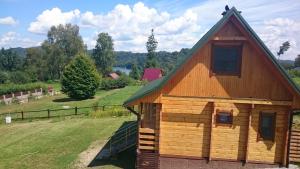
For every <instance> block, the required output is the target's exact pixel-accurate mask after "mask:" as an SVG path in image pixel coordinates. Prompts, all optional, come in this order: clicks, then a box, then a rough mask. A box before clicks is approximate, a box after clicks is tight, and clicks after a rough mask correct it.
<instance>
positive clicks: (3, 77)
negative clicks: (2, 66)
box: [0, 72, 9, 84]
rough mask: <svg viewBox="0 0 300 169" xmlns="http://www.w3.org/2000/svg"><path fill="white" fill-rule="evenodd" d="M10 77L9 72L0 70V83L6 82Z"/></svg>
mask: <svg viewBox="0 0 300 169" xmlns="http://www.w3.org/2000/svg"><path fill="white" fill-rule="evenodd" d="M8 79H9V78H8V74H7V73H6V72H0V84H3V83H6V82H7V81H8Z"/></svg>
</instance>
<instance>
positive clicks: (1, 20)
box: [0, 16, 18, 25]
mask: <svg viewBox="0 0 300 169" xmlns="http://www.w3.org/2000/svg"><path fill="white" fill-rule="evenodd" d="M17 23H18V22H17V21H16V20H15V19H14V18H13V17H11V16H8V17H4V18H0V24H1V25H16V24H17Z"/></svg>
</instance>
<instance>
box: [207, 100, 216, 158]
mask: <svg viewBox="0 0 300 169" xmlns="http://www.w3.org/2000/svg"><path fill="white" fill-rule="evenodd" d="M212 104H213V111H212V112H211V121H210V135H209V154H208V161H211V150H212V141H213V124H214V117H215V113H216V111H217V109H216V105H215V103H214V102H212Z"/></svg>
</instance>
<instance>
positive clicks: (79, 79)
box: [61, 54, 100, 99]
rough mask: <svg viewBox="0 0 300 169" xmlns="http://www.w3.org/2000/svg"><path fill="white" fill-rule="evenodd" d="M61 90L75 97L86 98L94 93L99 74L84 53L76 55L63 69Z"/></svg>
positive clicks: (97, 84)
mask: <svg viewBox="0 0 300 169" xmlns="http://www.w3.org/2000/svg"><path fill="white" fill-rule="evenodd" d="M61 84H62V91H63V92H64V93H66V94H67V95H68V96H69V97H71V98H75V99H87V98H90V97H92V96H94V95H95V93H96V91H97V89H98V87H99V84H100V76H99V74H98V72H97V70H96V68H95V65H94V63H93V62H92V61H91V60H90V59H89V58H88V57H87V56H86V55H84V54H79V55H77V56H76V57H75V58H74V59H73V60H72V61H71V62H70V63H69V64H68V65H67V66H66V67H65V69H64V72H63V76H62V79H61Z"/></svg>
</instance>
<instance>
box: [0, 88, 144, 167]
mask: <svg viewBox="0 0 300 169" xmlns="http://www.w3.org/2000/svg"><path fill="white" fill-rule="evenodd" d="M139 88H140V87H139V86H127V87H125V88H122V89H116V90H110V91H98V92H97V94H96V96H95V98H93V99H88V100H81V101H74V100H70V99H69V98H68V97H67V96H65V95H64V94H60V95H56V96H53V97H50V96H45V97H44V98H42V99H40V100H32V101H30V102H29V103H27V104H22V105H19V104H13V105H9V106H5V105H1V106H0V114H1V113H7V112H15V111H29V110H40V109H55V108H62V106H70V107H75V106H78V107H85V106H94V105H107V104H118V105H119V104H122V103H123V101H124V100H126V99H127V98H128V97H129V96H130V95H131V94H133V93H134V92H135V91H136V90H138V89H139ZM79 111H83V110H79ZM107 111H109V108H108V110H107ZM97 113H98V114H102V113H105V112H103V111H101V110H97V111H96V113H95V114H96V115H95V116H93V115H92V114H93V113H91V115H88V116H67V117H64V116H62V117H56V118H51V119H47V120H42V119H41V120H39V119H38V120H34V121H31V120H24V121H14V120H13V123H12V124H10V125H5V124H1V123H0V152H1V153H0V168H1V169H2V168H10V169H14V168H24V169H25V168H30V169H31V168H51V169H56V168H58V169H61V168H76V167H74V164H76V162H77V161H78V158H79V157H80V153H82V152H83V151H85V150H86V149H87V148H88V147H89V146H90V145H91V144H93V143H94V142H98V143H99V142H100V143H105V140H106V139H107V138H108V137H109V136H111V134H112V133H113V132H114V131H116V130H117V129H118V128H119V127H120V126H121V125H122V124H123V123H124V122H126V121H132V120H135V116H133V115H131V116H120V117H117V116H113V117H110V116H108V117H102V116H99V117H101V118H95V117H98V116H97ZM100 146H101V145H100ZM96 150H97V149H96ZM99 151H100V149H99ZM133 152H134V151H133ZM129 157H131V158H129ZM76 159H77V160H76ZM128 160H130V161H131V162H128ZM133 160H134V155H128V154H127V153H125V154H124V153H123V154H121V155H120V157H118V158H117V159H111V160H108V161H105V162H100V163H97V164H99V165H100V166H98V167H100V168H106V169H110V168H112V169H114V168H133V166H134V162H133ZM98 167H96V168H98Z"/></svg>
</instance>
